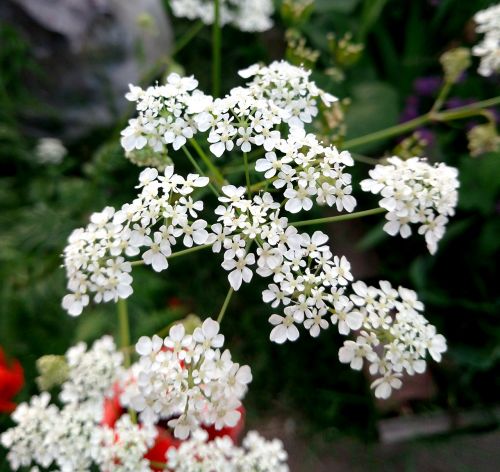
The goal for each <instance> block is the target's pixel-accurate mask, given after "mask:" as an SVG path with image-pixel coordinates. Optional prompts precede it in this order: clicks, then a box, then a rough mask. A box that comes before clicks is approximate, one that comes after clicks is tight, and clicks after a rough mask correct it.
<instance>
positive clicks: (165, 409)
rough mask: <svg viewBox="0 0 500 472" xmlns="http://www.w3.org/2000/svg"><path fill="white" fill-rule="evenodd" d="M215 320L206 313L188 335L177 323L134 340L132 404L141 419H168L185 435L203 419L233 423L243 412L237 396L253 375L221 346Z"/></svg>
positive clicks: (223, 424)
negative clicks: (135, 361)
mask: <svg viewBox="0 0 500 472" xmlns="http://www.w3.org/2000/svg"><path fill="white" fill-rule="evenodd" d="M223 344H224V336H223V335H222V334H220V333H219V323H217V322H216V321H214V320H212V319H211V318H207V319H206V320H205V321H204V322H203V325H202V326H201V327H198V328H196V329H195V331H194V332H193V334H192V335H188V334H186V333H185V330H184V326H183V325H182V324H178V325H175V326H173V327H172V328H171V329H170V333H169V336H168V337H166V338H165V339H164V340H163V339H161V338H160V337H158V336H156V335H155V336H153V337H152V338H148V337H146V336H143V337H141V338H140V339H139V341H138V342H137V345H136V350H137V352H138V353H139V355H140V356H141V357H140V360H139V362H138V365H139V367H138V369H137V370H136V373H137V394H136V395H135V396H132V397H131V398H130V406H131V407H132V408H133V409H134V410H136V411H138V412H140V418H141V421H142V422H143V423H144V424H154V423H156V422H158V421H159V420H161V419H169V418H172V417H173V418H172V419H169V421H168V425H169V427H171V428H172V429H173V430H174V435H175V437H177V438H180V439H186V438H187V437H188V436H189V434H190V433H191V432H192V431H193V430H195V429H198V428H200V427H201V425H214V427H215V429H216V430H220V429H222V428H224V427H226V426H229V427H234V426H235V425H236V424H237V423H238V421H239V420H240V418H241V412H240V411H239V408H240V407H241V402H240V400H241V398H243V396H244V395H245V393H246V391H247V385H248V384H249V383H250V382H251V380H252V374H251V371H250V367H248V366H246V365H245V366H240V365H239V364H237V363H234V362H233V361H232V360H231V353H230V352H229V351H228V350H227V349H226V350H225V351H223V352H222V351H221V350H220V349H221V348H222V346H223Z"/></svg>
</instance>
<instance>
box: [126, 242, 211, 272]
mask: <svg viewBox="0 0 500 472" xmlns="http://www.w3.org/2000/svg"><path fill="white" fill-rule="evenodd" d="M207 247H212V244H202V245H201V246H194V247H189V248H187V249H182V250H181V251H177V252H173V253H172V254H170V256H168V257H167V259H174V258H175V257H179V256H184V255H186V254H191V253H192V252H197V251H201V250H202V249H206V248H207ZM144 264H145V262H144V261H143V260H142V259H139V260H137V261H131V262H130V265H131V266H132V267H134V266H140V265H144Z"/></svg>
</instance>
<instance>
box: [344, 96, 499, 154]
mask: <svg viewBox="0 0 500 472" xmlns="http://www.w3.org/2000/svg"><path fill="white" fill-rule="evenodd" d="M499 104H500V97H495V98H490V99H488V100H483V101H481V102H476V103H471V104H470V105H465V106H463V107H459V108H454V109H453V110H446V111H442V112H438V113H435V112H429V113H426V114H425V115H422V116H419V117H417V118H414V119H413V120H410V121H406V122H405V123H401V124H399V125H395V126H391V127H389V128H386V129H383V130H380V131H376V132H375V133H370V134H366V135H365V136H360V137H359V138H354V139H349V140H348V141H345V142H344V144H343V145H342V147H343V148H345V149H351V148H353V147H357V146H362V145H364V144H369V143H372V142H376V141H380V140H382V139H387V138H391V137H393V136H399V135H401V134H404V133H406V132H408V131H412V130H414V129H416V128H419V127H420V126H423V125H425V124H426V123H430V122H442V123H444V122H447V121H453V120H460V119H462V118H468V117H470V116H477V115H482V114H483V109H484V108H488V107H493V106H495V105H499Z"/></svg>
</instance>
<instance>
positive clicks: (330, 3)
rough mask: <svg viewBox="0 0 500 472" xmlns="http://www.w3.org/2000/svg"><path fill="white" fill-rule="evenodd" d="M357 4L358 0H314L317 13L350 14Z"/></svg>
mask: <svg viewBox="0 0 500 472" xmlns="http://www.w3.org/2000/svg"><path fill="white" fill-rule="evenodd" d="M359 2H360V0H316V1H315V2H314V6H315V10H316V12H318V13H327V12H339V13H352V12H353V11H354V9H355V8H356V7H357V5H358V3H359Z"/></svg>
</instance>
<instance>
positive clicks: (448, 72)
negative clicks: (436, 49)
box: [439, 48, 471, 84]
mask: <svg viewBox="0 0 500 472" xmlns="http://www.w3.org/2000/svg"><path fill="white" fill-rule="evenodd" d="M439 61H440V62H441V65H442V66H443V70H444V76H445V80H446V81H447V82H450V83H452V84H453V83H455V82H457V80H458V79H459V78H460V76H461V75H462V72H464V71H465V70H466V69H468V68H469V66H470V65H471V60H470V51H469V49H467V48H456V49H450V50H449V51H446V52H445V53H443V54H442V55H441V57H440V58H439Z"/></svg>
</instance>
